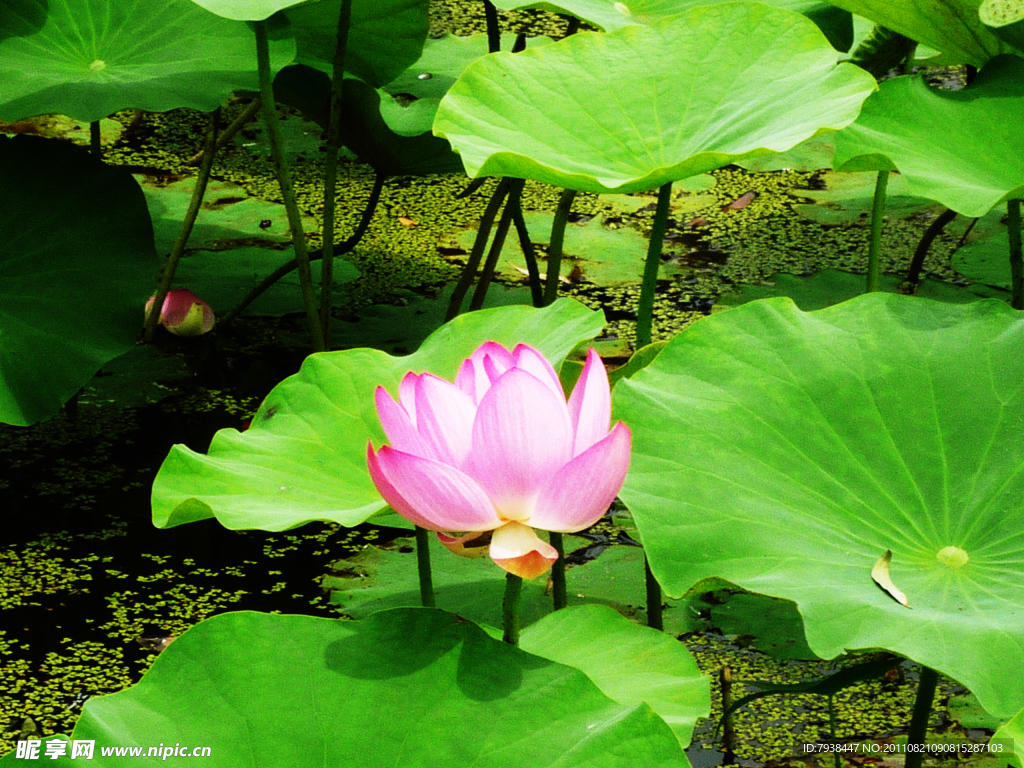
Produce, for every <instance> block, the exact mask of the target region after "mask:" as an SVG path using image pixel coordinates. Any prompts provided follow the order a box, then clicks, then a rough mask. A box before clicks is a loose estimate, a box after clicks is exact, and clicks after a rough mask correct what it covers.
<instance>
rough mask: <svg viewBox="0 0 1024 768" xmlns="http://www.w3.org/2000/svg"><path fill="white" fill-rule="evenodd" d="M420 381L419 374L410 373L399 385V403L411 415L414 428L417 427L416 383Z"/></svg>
mask: <svg viewBox="0 0 1024 768" xmlns="http://www.w3.org/2000/svg"><path fill="white" fill-rule="evenodd" d="M419 380H420V377H419V374H416V373H412V372H411V371H410V372H409V373H407V374H405V376H403V377H402V383H401V384H399V385H398V402H399V403H401V404H402V407H403V408H404V409H405V412H406V413H407V414H409V418H410V419H412V423H413V426H416V382H417V381H419Z"/></svg>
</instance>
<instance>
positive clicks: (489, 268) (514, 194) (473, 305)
mask: <svg viewBox="0 0 1024 768" xmlns="http://www.w3.org/2000/svg"><path fill="white" fill-rule="evenodd" d="M524 184H526V181H525V180H524V179H512V180H511V181H510V182H509V185H508V198H507V200H506V202H505V208H504V209H503V210H502V212H501V218H500V219H499V220H498V228H497V229H496V230H494V240H492V241H491V249H490V250H489V251H488V252H487V261H485V262H484V268H483V271H482V272H481V273H480V279H479V280H478V281H477V284H476V291H475V292H474V293H473V300H472V301H470V302H469V310H470V311H471V312H473V311H475V310H478V309H482V308H483V306H484V300H485V299H486V298H487V289H488V288H489V287H490V285H491V280H492V279H493V278H494V270H495V268H497V266H498V258H499V257H500V256H501V249H502V248H504V247H505V238H506V237H508V228H509V227H510V226H511V225H512V208H513V207H514V206H513V202H512V201H513V200H518V199H519V195H520V193H522V191H523V185H524Z"/></svg>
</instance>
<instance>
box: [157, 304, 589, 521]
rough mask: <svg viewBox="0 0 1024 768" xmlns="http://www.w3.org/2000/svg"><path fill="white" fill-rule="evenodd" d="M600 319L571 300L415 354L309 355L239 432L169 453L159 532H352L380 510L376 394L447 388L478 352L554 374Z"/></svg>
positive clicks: (514, 311)
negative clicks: (406, 387)
mask: <svg viewBox="0 0 1024 768" xmlns="http://www.w3.org/2000/svg"><path fill="white" fill-rule="evenodd" d="M603 326H604V317H603V315H602V314H601V313H600V312H594V311H591V310H589V309H587V308H586V307H584V306H582V305H581V304H578V303H576V302H574V301H571V300H569V299H560V300H559V301H557V302H555V303H554V304H552V305H551V306H549V307H546V308H545V309H533V308H531V307H501V308H498V309H491V310H483V311H480V312H472V313H470V314H468V315H462V316H460V317H457V318H456V319H455V320H453V321H451V322H450V323H448V324H446V325H444V326H442V327H441V328H439V329H438V330H437V331H435V332H434V333H433V334H431V335H430V337H429V338H428V339H427V340H426V341H425V342H423V346H421V347H420V349H419V350H418V351H417V352H416V353H415V354H412V355H408V356H406V357H391V356H390V355H387V354H385V353H383V352H379V351H377V350H374V349H352V350H346V351H343V352H325V353H321V354H317V355H311V356H310V357H308V358H306V360H305V362H303V364H302V370H301V371H300V372H299V373H298V374H296V375H295V376H292V377H291V378H288V379H286V380H285V381H283V382H282V383H281V384H279V385H278V386H277V387H275V388H274V390H273V391H272V392H271V393H270V394H269V395H268V396H267V399H266V400H264V401H263V404H262V405H261V406H260V409H259V412H258V413H257V414H256V416H255V417H254V418H253V420H252V426H251V427H250V428H249V430H248V431H247V432H244V433H241V432H237V431H235V430H233V429H223V430H221V431H220V432H218V433H217V434H216V435H215V436H214V438H213V443H212V444H211V445H210V451H209V455H206V456H204V455H202V454H199V453H196V452H194V451H192V450H190V449H188V448H186V447H185V446H182V445H176V446H174V447H173V448H172V449H171V453H170V455H169V456H168V457H167V458H166V459H165V460H164V463H163V465H162V466H161V467H160V471H159V473H158V474H157V477H156V480H155V481H154V484H153V521H154V523H155V524H156V525H157V526H158V527H161V528H171V527H174V526H176V525H180V524H182V523H187V522H192V521H194V520H202V519H204V518H208V517H214V516H215V517H216V518H217V519H218V520H219V521H220V522H221V523H222V524H223V525H224V526H225V527H227V528H232V529H238V528H260V529H263V530H267V531H281V530H285V529H287V528H294V527H296V526H299V525H302V524H304V523H307V522H310V521H312V520H333V521H334V522H337V523H341V524H342V525H347V526H352V525H358V524H359V523H361V522H363V521H364V520H366V519H367V518H368V517H370V515H372V514H373V513H374V512H378V511H380V510H381V509H383V508H384V507H385V504H384V501H383V500H382V499H381V498H380V494H378V493H377V490H376V488H374V485H373V483H372V482H371V480H370V475H369V472H368V471H367V469H366V446H367V444H368V443H369V442H370V441H371V440H373V441H374V443H375V444H377V445H380V444H381V443H382V442H384V439H385V438H384V431H383V430H382V429H381V426H380V422H379V421H378V419H377V411H376V406H375V405H374V400H373V393H374V391H375V390H376V388H377V387H378V386H379V385H383V386H385V387H388V388H389V389H390V390H393V391H394V392H395V393H397V387H398V383H399V381H400V380H401V378H402V377H403V376H404V375H405V374H406V373H407V372H409V371H416V372H423V371H430V372H432V373H435V374H437V375H438V376H441V377H444V378H447V379H449V380H453V379H454V377H455V373H456V371H457V370H458V366H459V364H460V363H461V362H462V360H463V359H465V358H466V357H468V356H469V355H470V354H471V353H472V352H473V351H474V350H475V349H476V348H477V347H478V346H480V344H482V343H483V342H485V341H489V340H493V341H498V342H500V343H503V344H505V345H506V346H509V347H511V346H514V345H515V344H516V343H519V342H526V343H528V344H531V345H533V346H534V347H536V348H537V349H539V350H540V351H541V352H543V353H544V354H545V355H546V356H547V357H548V359H549V360H551V361H552V363H554V364H555V365H557V364H558V363H559V362H560V361H561V359H562V358H563V357H565V355H566V354H568V352H569V351H570V350H571V349H572V348H573V347H574V346H576V344H578V343H579V342H581V341H583V340H585V339H589V338H593V337H594V336H596V335H597V334H598V333H600V331H601V328H602V327H603Z"/></svg>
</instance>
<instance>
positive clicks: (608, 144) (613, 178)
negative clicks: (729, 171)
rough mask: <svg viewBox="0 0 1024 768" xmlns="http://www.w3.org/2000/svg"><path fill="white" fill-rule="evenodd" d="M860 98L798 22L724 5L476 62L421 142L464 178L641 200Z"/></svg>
mask: <svg viewBox="0 0 1024 768" xmlns="http://www.w3.org/2000/svg"><path fill="white" fill-rule="evenodd" d="M709 40H714V41H715V44H714V45H709V44H708V41H709ZM797 73H799V77H797V76H796V75H797ZM874 88H875V83H874V80H873V79H872V78H871V77H870V75H868V74H867V73H866V72H864V71H863V70H862V69H859V68H857V67H854V66H852V65H846V64H843V65H839V66H836V65H835V50H834V49H833V48H832V46H830V45H829V44H828V42H827V41H826V40H825V38H824V37H823V36H822V34H821V32H820V31H819V30H818V28H817V27H816V26H814V24H813V23H812V22H810V21H808V20H807V19H806V18H805V17H803V16H801V15H799V14H796V13H793V12H792V11H785V10H781V9H778V8H771V7H769V6H766V5H762V4H760V3H745V2H733V3H724V4H722V5H714V6H704V7H699V8H695V9H693V10H692V11H690V12H688V13H685V14H680V15H678V16H673V17H670V18H668V19H666V20H664V21H662V22H659V23H657V24H654V25H652V26H637V27H626V28H624V29H620V30H618V31H617V32H612V33H608V34H603V35H602V34H579V35H573V36H572V37H569V38H567V39H565V40H561V41H559V42H558V43H555V44H553V45H548V46H544V47H542V48H539V49H537V50H535V51H531V50H529V49H527V50H526V51H524V52H522V53H517V54H511V53H496V54H492V55H490V56H487V57H485V58H483V59H481V60H480V61H477V62H476V63H474V64H471V65H470V66H469V67H468V68H467V69H466V71H465V72H464V73H463V75H462V77H461V78H460V79H459V81H458V82H457V83H456V84H455V85H454V86H452V88H451V90H450V91H449V92H448V95H447V96H445V97H444V99H443V100H442V101H441V106H440V108H439V109H438V112H437V117H436V118H435V120H434V133H436V134H437V135H439V136H445V137H447V138H448V140H449V141H451V143H452V146H453V148H454V149H455V150H456V151H457V152H459V153H460V154H461V155H462V161H463V163H464V164H465V166H466V169H467V172H468V173H469V174H470V175H471V176H487V175H498V176H513V177H518V178H528V179H536V180H539V181H544V182H548V183H550V184H555V185H558V186H563V187H571V188H573V189H578V190H582V191H586V192H611V191H617V192H641V191H644V190H647V189H652V188H654V187H659V186H661V185H662V184H665V183H666V182H669V181H675V180H677V179H682V178H686V177H688V176H695V175H697V174H698V173H704V172H706V171H709V170H713V169H715V168H719V167H721V166H723V165H726V164H728V163H731V162H734V161H735V160H737V159H739V158H741V157H743V156H756V155H758V154H764V153H766V152H768V151H782V150H787V149H790V148H791V147H793V146H795V145H796V144H798V143H799V142H801V141H803V140H804V139H806V138H808V137H810V136H812V135H814V134H815V133H816V132H817V131H818V130H820V129H823V128H841V127H843V126H845V125H847V124H848V123H850V122H852V121H853V119H854V118H855V117H856V115H857V112H858V110H859V109H860V104H861V102H862V101H863V100H864V99H865V98H866V97H867V95H868V94H869V93H870V92H871V91H873V90H874ZM584 94H585V98H583V97H582V95H584ZM525 116H528V117H525Z"/></svg>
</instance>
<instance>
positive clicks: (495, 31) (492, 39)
mask: <svg viewBox="0 0 1024 768" xmlns="http://www.w3.org/2000/svg"><path fill="white" fill-rule="evenodd" d="M484 18H485V19H486V20H487V52H488V53H497V52H498V51H500V50H501V26H499V24H498V9H497V8H495V7H494V3H492V2H491V0H484Z"/></svg>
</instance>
